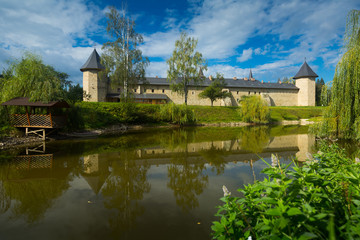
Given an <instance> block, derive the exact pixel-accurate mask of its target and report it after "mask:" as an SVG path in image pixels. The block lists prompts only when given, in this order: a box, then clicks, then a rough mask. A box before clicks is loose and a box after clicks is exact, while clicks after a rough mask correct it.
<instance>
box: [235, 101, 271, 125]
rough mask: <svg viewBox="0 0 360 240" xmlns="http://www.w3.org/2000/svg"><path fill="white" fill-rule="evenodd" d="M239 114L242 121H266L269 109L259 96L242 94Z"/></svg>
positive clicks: (268, 116) (268, 118)
mask: <svg viewBox="0 0 360 240" xmlns="http://www.w3.org/2000/svg"><path fill="white" fill-rule="evenodd" d="M240 103H241V109H240V116H241V117H242V119H243V121H244V122H252V123H268V122H269V120H270V110H269V107H268V106H267V104H266V102H265V101H264V100H263V99H262V98H261V96H243V97H242V98H241V102H240Z"/></svg>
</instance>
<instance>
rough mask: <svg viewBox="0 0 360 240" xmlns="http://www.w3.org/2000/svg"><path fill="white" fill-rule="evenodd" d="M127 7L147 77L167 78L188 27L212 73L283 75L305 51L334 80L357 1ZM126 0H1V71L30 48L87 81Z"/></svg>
mask: <svg viewBox="0 0 360 240" xmlns="http://www.w3.org/2000/svg"><path fill="white" fill-rule="evenodd" d="M126 5H127V13H128V15H129V16H131V17H132V19H134V20H135V23H136V31H137V32H139V33H141V34H142V35H143V37H144V40H145V42H144V44H143V45H142V46H141V49H142V51H143V55H145V56H147V57H149V59H150V66H149V67H148V68H147V73H146V75H147V76H155V75H157V76H160V77H166V69H167V66H166V62H165V61H166V59H167V58H169V56H170V54H171V52H172V50H173V49H174V43H175V40H176V39H177V38H178V37H179V35H180V32H181V31H186V32H188V33H189V35H191V36H193V37H195V38H197V39H198V48H197V50H198V51H200V52H201V53H202V54H203V55H204V57H205V58H206V59H207V62H208V66H209V67H208V71H207V72H206V73H205V74H206V75H210V74H213V75H214V74H215V73H216V72H220V73H223V74H224V76H225V77H229V78H230V77H234V76H236V77H238V78H241V77H244V76H248V74H249V69H250V68H251V69H252V71H253V73H254V77H255V78H256V79H259V80H265V81H276V80H277V79H278V78H283V77H291V76H294V75H295V74H296V72H297V71H298V69H299V68H300V66H301V64H302V63H303V61H304V58H306V60H307V62H308V63H309V65H310V66H311V67H312V68H313V70H314V71H315V72H316V73H317V74H318V75H319V76H320V77H323V78H324V80H325V81H326V82H327V81H331V80H332V77H333V75H334V70H335V66H336V63H337V62H338V60H339V58H340V57H341V54H342V46H343V35H344V31H345V24H346V16H347V13H348V12H349V11H350V10H351V9H359V8H360V1H358V0H341V1H339V0H324V1H315V0H287V1H286V0H269V1H266V0H250V1H247V0H188V1H185V0H184V1H180V0H173V1H168V0H151V1H150V0H131V1H129V0H128V1H127V4H126ZM109 6H115V7H117V8H119V9H121V8H122V3H121V1H117V0H107V1H105V0H103V1H86V0H26V1H24V0H0V71H2V70H3V69H4V68H6V66H7V61H8V60H11V59H14V58H19V57H21V56H22V54H23V53H24V51H26V50H30V51H33V52H35V53H37V54H38V55H41V56H42V58H43V60H44V61H45V63H47V64H50V65H53V66H54V67H55V69H57V70H59V71H63V72H66V73H68V74H69V75H70V80H72V81H74V82H75V83H80V84H81V83H82V73H81V72H80V70H79V69H80V67H81V66H82V65H83V64H84V62H85V61H86V60H87V58H88V56H89V55H90V54H91V52H92V49H93V48H94V47H96V49H97V50H98V51H99V52H101V46H102V45H103V44H104V43H105V42H106V41H108V40H109V38H108V36H107V33H106V29H105V28H106V18H105V13H106V12H107V10H108V7H109Z"/></svg>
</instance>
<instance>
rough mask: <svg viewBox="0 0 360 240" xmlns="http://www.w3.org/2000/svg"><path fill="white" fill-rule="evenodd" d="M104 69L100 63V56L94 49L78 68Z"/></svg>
mask: <svg viewBox="0 0 360 240" xmlns="http://www.w3.org/2000/svg"><path fill="white" fill-rule="evenodd" d="M102 69H105V67H104V66H103V65H101V63H100V56H99V54H98V53H97V51H96V49H94V51H93V52H92V53H91V55H90V57H89V58H88V60H87V61H86V63H85V64H84V65H83V66H82V67H81V68H80V71H82V72H83V71H85V70H102Z"/></svg>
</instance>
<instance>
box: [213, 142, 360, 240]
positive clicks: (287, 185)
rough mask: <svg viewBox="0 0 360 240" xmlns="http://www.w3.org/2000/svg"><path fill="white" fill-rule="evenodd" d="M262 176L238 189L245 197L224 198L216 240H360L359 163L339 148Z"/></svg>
mask: <svg viewBox="0 0 360 240" xmlns="http://www.w3.org/2000/svg"><path fill="white" fill-rule="evenodd" d="M272 158H275V156H272ZM357 161H359V160H358V159H357ZM274 162H278V161H277V159H275V161H274ZM268 165H269V164H268ZM263 172H264V173H265V174H266V175H267V176H268V177H267V178H265V179H264V180H263V181H257V182H255V183H254V184H249V185H247V186H245V188H244V189H240V190H239V191H240V192H241V193H243V194H244V197H243V198H238V197H233V196H231V195H228V194H225V195H226V196H224V197H223V198H222V199H221V200H222V201H223V202H224V203H225V204H224V205H223V206H220V207H219V208H220V209H219V211H218V213H217V216H219V217H221V220H220V221H216V222H214V223H213V225H212V230H213V231H214V232H213V237H214V239H247V238H248V237H249V236H251V237H252V238H254V239H315V238H316V239H359V238H360V174H359V173H360V164H359V163H354V161H353V160H351V159H349V158H347V157H346V156H345V152H344V150H341V149H340V148H339V147H338V146H337V145H330V146H327V145H325V144H324V143H322V147H321V150H320V151H319V152H318V153H317V154H316V155H314V158H313V160H311V161H310V162H308V163H305V164H304V165H303V166H302V167H299V166H295V167H293V169H290V165H288V166H285V167H284V166H282V167H280V166H279V165H278V166H277V167H271V166H270V165H269V168H266V169H264V170H263ZM224 193H226V191H224Z"/></svg>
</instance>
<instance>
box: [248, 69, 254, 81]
mask: <svg viewBox="0 0 360 240" xmlns="http://www.w3.org/2000/svg"><path fill="white" fill-rule="evenodd" d="M251 78H254V77H253V74H252V71H251V69H250V74H249V79H251Z"/></svg>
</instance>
